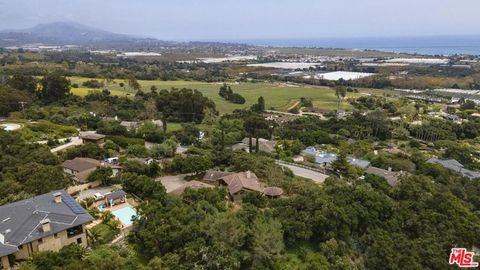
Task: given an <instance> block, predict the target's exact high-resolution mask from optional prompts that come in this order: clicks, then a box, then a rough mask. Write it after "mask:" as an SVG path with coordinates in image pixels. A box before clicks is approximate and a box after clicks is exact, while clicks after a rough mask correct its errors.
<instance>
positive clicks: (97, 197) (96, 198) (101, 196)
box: [93, 193, 104, 200]
mask: <svg viewBox="0 0 480 270" xmlns="http://www.w3.org/2000/svg"><path fill="white" fill-rule="evenodd" d="M93 197H94V198H95V200H101V199H103V198H104V197H103V195H102V194H101V193H95V194H93Z"/></svg>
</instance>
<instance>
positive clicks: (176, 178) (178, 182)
mask: <svg viewBox="0 0 480 270" xmlns="http://www.w3.org/2000/svg"><path fill="white" fill-rule="evenodd" d="M187 175H188V174H179V175H169V176H162V177H158V178H157V179H155V181H160V182H162V185H163V186H164V187H165V189H166V190H167V193H168V192H171V191H172V190H174V189H176V188H178V187H180V186H182V185H183V184H185V183H187V181H185V176H187Z"/></svg>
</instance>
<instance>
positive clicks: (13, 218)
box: [0, 190, 93, 256]
mask: <svg viewBox="0 0 480 270" xmlns="http://www.w3.org/2000/svg"><path fill="white" fill-rule="evenodd" d="M55 193H60V194H61V197H62V202H60V203H55V201H54V196H53V194H55ZM79 210H83V209H82V208H81V206H80V205H79V204H78V203H77V202H76V201H75V200H74V199H73V198H72V197H71V196H70V195H69V194H68V193H66V192H65V191H63V190H58V191H53V192H50V193H46V194H43V195H39V196H36V197H33V198H30V199H27V200H22V201H18V202H14V203H11V204H7V205H3V206H0V234H1V236H0V240H1V242H0V256H1V255H2V254H3V256H5V255H8V254H12V253H15V252H16V250H17V249H16V248H17V247H18V246H20V245H23V244H25V243H29V242H32V241H34V240H38V239H40V238H44V237H46V236H49V235H52V234H55V233H58V232H61V231H64V230H66V229H69V228H72V227H75V226H78V225H82V224H85V223H87V222H90V221H92V220H93V218H92V216H90V214H88V212H86V211H85V210H83V211H79ZM76 213H77V214H76ZM46 219H48V220H50V230H49V231H47V232H44V231H43V230H42V226H41V222H42V221H43V220H46Z"/></svg>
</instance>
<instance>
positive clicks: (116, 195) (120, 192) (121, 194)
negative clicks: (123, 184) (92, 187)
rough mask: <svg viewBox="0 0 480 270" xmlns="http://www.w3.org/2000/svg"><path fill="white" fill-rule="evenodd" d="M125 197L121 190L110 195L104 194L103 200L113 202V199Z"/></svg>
mask: <svg viewBox="0 0 480 270" xmlns="http://www.w3.org/2000/svg"><path fill="white" fill-rule="evenodd" d="M125 195H127V193H126V192H125V191H123V190H121V189H120V190H117V191H114V192H111V193H108V194H105V199H107V200H115V199H119V198H122V197H123V196H125Z"/></svg>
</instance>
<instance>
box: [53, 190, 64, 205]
mask: <svg viewBox="0 0 480 270" xmlns="http://www.w3.org/2000/svg"><path fill="white" fill-rule="evenodd" d="M53 199H54V201H55V203H61V202H62V193H61V192H55V193H53Z"/></svg>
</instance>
